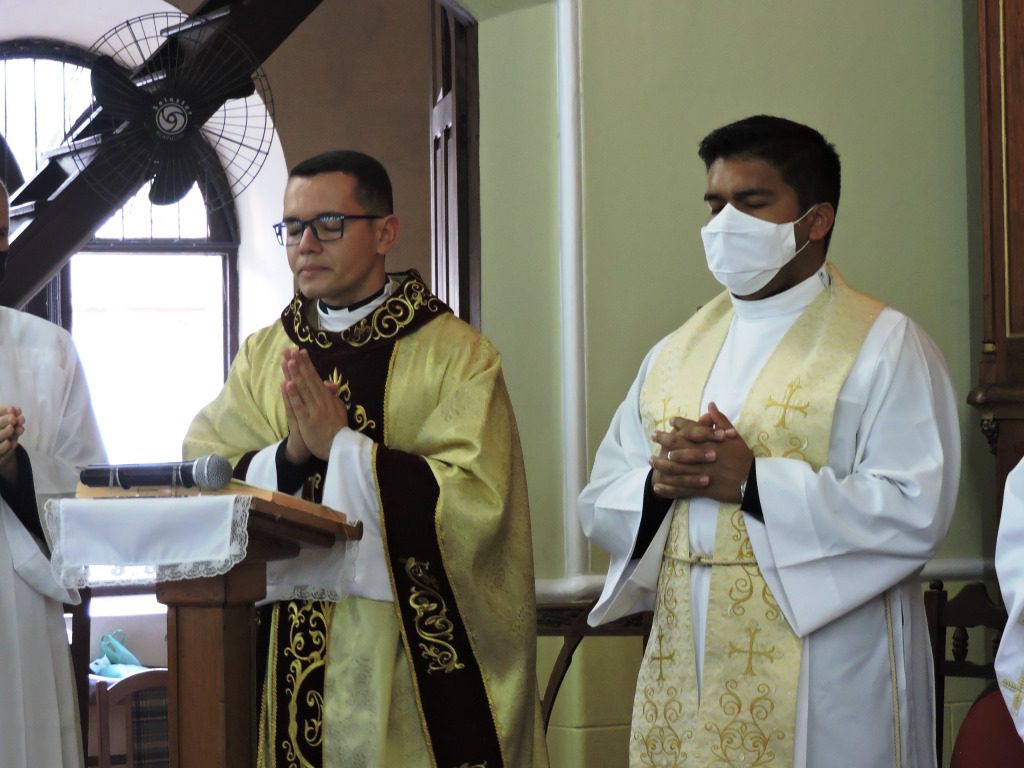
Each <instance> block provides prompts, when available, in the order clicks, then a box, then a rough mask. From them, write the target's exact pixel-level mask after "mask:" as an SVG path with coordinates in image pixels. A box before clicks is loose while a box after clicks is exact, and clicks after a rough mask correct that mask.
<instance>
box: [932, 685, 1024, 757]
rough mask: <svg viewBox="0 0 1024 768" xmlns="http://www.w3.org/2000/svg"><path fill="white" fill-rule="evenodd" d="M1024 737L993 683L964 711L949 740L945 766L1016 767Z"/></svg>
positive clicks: (1023, 745) (1022, 754) (1023, 751)
mask: <svg viewBox="0 0 1024 768" xmlns="http://www.w3.org/2000/svg"><path fill="white" fill-rule="evenodd" d="M1022 765H1024V741H1021V739H1020V736H1019V735H1018V734H1017V728H1016V726H1015V725H1014V724H1013V718H1012V717H1010V711H1009V710H1008V709H1007V708H1006V701H1005V700H1004V699H1003V694H1002V692H1001V691H1000V690H999V687H998V686H996V687H995V688H993V689H992V690H990V691H988V692H987V693H983V694H982V695H981V696H980V697H979V698H978V700H977V701H975V702H974V703H973V704H972V705H971V708H970V709H969V710H968V711H967V716H966V717H965V718H964V722H963V724H962V725H961V726H960V730H959V731H958V732H957V735H956V743H954V744H953V755H952V757H951V759H950V762H949V768H1020V766H1022Z"/></svg>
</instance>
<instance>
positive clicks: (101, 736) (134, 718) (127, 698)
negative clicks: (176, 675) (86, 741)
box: [96, 669, 168, 768]
mask: <svg viewBox="0 0 1024 768" xmlns="http://www.w3.org/2000/svg"><path fill="white" fill-rule="evenodd" d="M167 686H168V675H167V670H166V669H150V670H147V671H145V672H139V673H138V674H135V675H130V676H129V677H125V678H122V679H120V680H118V681H117V682H115V683H111V684H108V683H106V682H105V681H101V682H99V683H97V684H96V721H97V722H96V724H97V729H96V737H97V738H96V743H97V751H98V752H99V768H111V766H112V765H114V763H113V762H111V760H112V757H111V746H110V730H111V728H110V726H111V719H112V717H111V715H112V711H113V708H114V707H116V706H118V705H122V710H123V716H124V738H125V761H124V763H123V765H124V766H125V768H140V766H139V765H137V763H136V760H137V757H136V751H137V750H136V745H137V742H138V735H139V734H138V732H137V731H138V729H137V725H138V722H139V717H138V716H139V713H138V711H137V708H136V707H135V706H133V705H134V704H135V703H136V700H135V696H136V694H139V693H142V692H144V691H153V690H156V691H164V692H166V690H167ZM164 701H165V702H166V696H165V698H164ZM163 709H164V712H163V718H164V723H165V724H166V705H165V706H164V708H163ZM166 739H167V736H166V730H165V731H164V736H163V741H164V743H166Z"/></svg>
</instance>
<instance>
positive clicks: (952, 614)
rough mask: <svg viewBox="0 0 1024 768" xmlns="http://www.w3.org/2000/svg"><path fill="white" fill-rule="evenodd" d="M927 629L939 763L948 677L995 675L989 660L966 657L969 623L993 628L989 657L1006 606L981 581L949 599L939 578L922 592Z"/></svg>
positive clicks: (994, 646) (997, 641)
mask: <svg viewBox="0 0 1024 768" xmlns="http://www.w3.org/2000/svg"><path fill="white" fill-rule="evenodd" d="M924 607H925V613H926V614H927V617H928V633H929V636H930V639H931V646H932V662H933V664H934V671H935V740H936V754H937V755H938V761H939V765H942V736H943V714H944V713H943V708H944V706H945V698H946V678H947V677H970V678H976V679H980V680H992V681H994V680H995V679H996V674H995V669H994V667H993V664H992V662H991V661H988V662H983V663H977V662H972V661H968V660H967V652H968V634H967V630H968V629H970V628H971V627H986V628H988V629H992V630H994V631H995V632H994V635H993V638H992V648H991V654H990V656H991V657H995V649H996V648H997V647H998V645H999V637H1000V635H1001V634H1002V631H1003V627H1005V626H1006V609H1005V608H1003V607H1002V606H1000V605H997V604H996V603H995V602H994V601H993V600H992V598H991V597H990V596H989V594H988V589H987V588H986V587H985V585H984V584H983V583H982V582H980V581H976V582H972V583H970V584H967V585H966V586H965V587H964V588H963V589H961V590H960V591H959V592H958V593H957V595H956V597H954V598H953V599H951V600H950V599H948V597H947V595H946V590H945V589H944V588H943V584H942V582H941V581H933V582H931V584H929V586H928V589H927V590H926V591H925V593H924ZM950 628H952V630H953V642H952V648H951V652H952V658H949V657H947V656H946V638H947V633H948V630H949V629H950Z"/></svg>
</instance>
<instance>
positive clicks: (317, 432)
mask: <svg viewBox="0 0 1024 768" xmlns="http://www.w3.org/2000/svg"><path fill="white" fill-rule="evenodd" d="M281 370H282V371H283V372H284V382H283V383H282V384H281V394H282V396H283V397H284V410H285V414H286V415H287V417H288V441H287V443H286V445H285V456H286V457H287V459H288V461H290V462H291V463H293V464H304V463H306V462H307V461H309V460H310V458H312V457H313V456H316V457H317V458H318V459H323V460H324V461H326V460H327V456H328V454H329V453H330V451H331V443H332V442H333V441H334V436H335V435H337V434H338V432H340V431H341V430H343V429H344V428H345V427H347V426H348V410H347V409H346V408H345V404H344V403H343V402H341V400H340V399H339V398H338V390H337V386H336V385H334V384H332V383H331V382H329V381H323V380H322V379H321V378H320V375H319V374H318V373H317V371H316V368H315V367H314V366H313V361H312V360H310V359H309V353H308V352H306V351H305V350H300V349H295V348H289V349H286V350H284V353H283V354H282V356H281Z"/></svg>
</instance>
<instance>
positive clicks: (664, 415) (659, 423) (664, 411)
mask: <svg viewBox="0 0 1024 768" xmlns="http://www.w3.org/2000/svg"><path fill="white" fill-rule="evenodd" d="M671 402H672V398H671V397H666V398H665V399H663V400H662V401H661V418H660V419H657V420H656V421H655V422H654V428H655V429H659V430H661V431H662V432H667V431H668V428H669V421H671V417H670V416H669V415H668V406H669V405H670V404H671Z"/></svg>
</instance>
